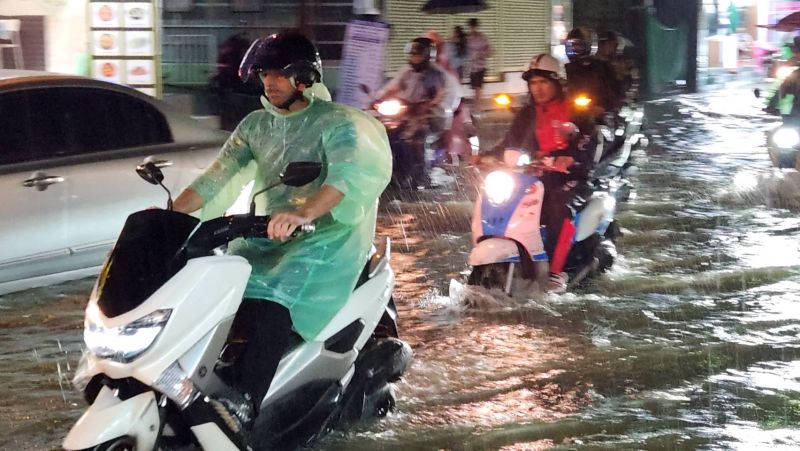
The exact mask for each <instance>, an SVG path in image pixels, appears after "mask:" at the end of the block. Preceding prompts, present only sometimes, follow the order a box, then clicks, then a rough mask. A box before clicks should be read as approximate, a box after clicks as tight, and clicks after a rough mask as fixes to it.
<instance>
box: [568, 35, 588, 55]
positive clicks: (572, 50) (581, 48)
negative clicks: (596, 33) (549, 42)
mask: <svg viewBox="0 0 800 451" xmlns="http://www.w3.org/2000/svg"><path fill="white" fill-rule="evenodd" d="M564 51H565V52H566V54H567V57H568V58H575V57H576V56H586V55H588V54H589V52H590V51H591V48H589V43H588V42H586V41H585V40H583V39H567V42H565V43H564Z"/></svg>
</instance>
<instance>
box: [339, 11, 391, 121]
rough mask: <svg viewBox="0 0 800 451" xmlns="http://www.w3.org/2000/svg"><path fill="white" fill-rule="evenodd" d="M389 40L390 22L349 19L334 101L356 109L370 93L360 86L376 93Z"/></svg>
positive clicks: (363, 104)
mask: <svg viewBox="0 0 800 451" xmlns="http://www.w3.org/2000/svg"><path fill="white" fill-rule="evenodd" d="M388 42H389V25H388V24H386V23H383V22H369V21H363V20H352V21H350V23H348V24H347V31H346V32H345V37H344V49H343V51H342V62H341V65H340V66H339V86H338V89H337V90H336V101H337V102H340V103H344V104H347V105H351V106H354V107H356V108H359V109H363V108H366V107H367V106H368V105H369V102H370V96H369V95H368V94H366V93H364V92H363V91H362V89H361V85H365V86H367V88H369V91H370V92H373V93H374V92H375V91H377V90H378V89H380V88H381V86H383V64H384V59H385V55H386V45H387V43H388Z"/></svg>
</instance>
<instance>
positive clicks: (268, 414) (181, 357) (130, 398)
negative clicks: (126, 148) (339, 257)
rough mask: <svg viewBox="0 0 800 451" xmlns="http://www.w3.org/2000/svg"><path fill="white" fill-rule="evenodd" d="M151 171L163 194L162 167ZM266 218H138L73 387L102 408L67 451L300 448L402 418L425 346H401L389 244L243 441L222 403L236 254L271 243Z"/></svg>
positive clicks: (285, 179)
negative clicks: (397, 414) (404, 394)
mask: <svg viewBox="0 0 800 451" xmlns="http://www.w3.org/2000/svg"><path fill="white" fill-rule="evenodd" d="M137 171H138V172H139V174H140V175H141V176H142V177H143V178H145V179H146V180H147V181H149V182H150V183H153V184H159V185H161V180H162V179H163V175H162V174H161V173H160V171H159V170H158V168H157V167H155V165H153V164H152V163H147V164H143V165H141V166H139V168H137ZM319 173H320V164H319V163H308V162H296V163H291V164H289V165H288V166H287V168H286V170H285V171H284V173H283V174H282V177H281V182H279V183H283V184H286V185H290V186H302V185H305V184H307V183H309V182H311V181H312V180H314V179H315V178H317V177H318V175H319ZM277 185H278V184H275V185H272V186H271V187H268V188H267V189H269V188H272V187H275V186H277ZM162 186H163V185H162ZM264 191H266V189H265V190H264ZM254 197H255V196H254ZM170 205H171V200H170ZM254 207H255V205H254V204H253V203H251V212H250V214H245V215H236V216H228V217H222V218H217V219H214V220H211V221H207V222H204V223H202V224H199V221H198V220H197V219H196V218H194V217H192V216H189V215H185V214H182V213H177V212H174V211H171V209H168V210H157V209H152V210H145V211H140V212H137V213H134V214H132V215H131V216H129V217H128V220H127V222H126V224H125V226H124V228H123V230H122V233H121V235H120V237H119V239H118V241H117V243H116V245H115V247H114V250H113V251H112V252H111V254H110V255H109V257H108V259H107V261H106V263H105V265H104V268H103V270H102V272H101V275H100V277H99V279H98V281H97V283H96V285H95V287H94V290H93V292H92V294H91V297H90V299H89V304H88V306H87V308H86V318H85V323H84V324H85V329H84V340H85V342H86V347H87V350H88V352H87V353H86V354H85V355H84V356H83V358H82V360H81V363H80V365H79V368H78V370H77V372H76V375H75V378H74V381H73V382H74V384H75V386H76V387H78V388H79V389H81V390H82V391H83V392H84V396H85V398H86V400H87V401H88V402H89V404H90V406H89V408H88V409H87V410H86V412H85V413H84V414H83V416H81V418H80V419H79V420H78V422H77V423H76V424H75V425H74V426H73V427H72V429H71V430H70V432H69V434H68V435H67V437H66V438H65V440H64V442H63V446H64V448H65V449H67V450H86V449H91V450H134V449H135V450H155V449H172V448H176V447H177V448H181V447H185V446H197V445H199V446H200V447H201V448H202V449H205V450H211V451H225V450H236V449H293V448H296V447H299V446H307V445H309V444H311V443H313V442H314V441H315V440H316V439H317V438H318V437H319V436H321V435H322V434H324V433H325V432H327V431H329V430H330V429H332V428H335V427H337V426H342V425H344V424H346V423H348V422H352V421H358V420H359V419H362V418H368V417H371V416H376V415H377V416H380V415H384V414H386V413H387V412H388V411H389V410H391V409H392V408H393V406H394V395H393V388H392V384H391V383H392V382H394V381H397V380H398V379H399V378H400V377H401V375H402V374H403V373H404V371H405V369H406V368H407V366H408V364H409V361H410V358H411V349H410V348H409V346H408V345H407V344H406V343H404V342H403V341H401V340H399V339H398V338H397V323H396V320H397V313H396V310H395V306H394V302H393V300H392V289H393V288H394V273H393V271H392V269H391V267H390V266H389V258H390V246H389V241H388V240H386V241H385V242H384V244H383V245H381V246H380V247H379V248H378V249H373V253H372V256H371V257H370V258H369V261H367V262H353V264H357V265H359V266H361V265H364V264H365V263H366V265H365V266H364V270H363V272H362V273H361V277H360V278H359V280H358V282H357V285H356V287H355V289H354V291H353V293H352V295H351V296H350V298H349V300H348V302H347V303H346V304H345V306H344V307H343V308H342V309H341V310H340V311H339V313H338V314H336V316H335V317H334V318H333V319H332V320H331V321H330V322H329V323H328V324H327V326H325V328H324V329H323V330H322V331H321V332H320V333H319V334H318V335H317V336H316V337H315V338H314V339H313V340H311V341H303V340H302V338H300V337H299V335H295V336H294V337H293V340H294V342H293V344H291V345H290V347H289V350H288V351H287V352H286V353H285V354H284V356H283V358H282V360H281V362H280V365H279V367H278V370H277V373H276V374H275V378H274V379H273V381H272V383H271V384H270V386H269V392H268V393H267V395H266V396H265V398H264V400H263V402H262V403H261V409H260V415H259V416H258V417H257V418H256V420H255V424H254V425H253V428H252V432H251V433H250V434H249V437H247V438H244V434H242V433H237V431H235V430H234V431H233V432H232V427H231V425H233V424H235V423H234V422H233V418H232V417H231V414H230V413H228V412H227V411H223V410H224V409H218V408H215V405H217V406H218V405H219V403H213V402H210V401H211V399H213V398H214V397H218V396H221V395H222V394H224V393H226V389H227V388H228V386H227V384H226V382H225V377H224V374H225V371H226V370H227V369H229V367H230V365H236V364H237V363H236V361H235V358H234V359H233V361H230V358H229V357H226V355H227V354H229V352H228V351H229V350H230V349H232V348H231V347H230V346H226V341H228V337H229V332H230V331H231V325H232V324H233V320H234V315H235V314H236V312H237V310H238V309H239V305H240V302H241V300H242V295H243V293H244V290H245V286H246V284H247V280H248V277H249V276H250V270H251V266H250V264H249V263H248V262H247V261H246V260H245V259H244V258H242V257H239V256H232V255H225V254H224V252H223V251H222V249H224V247H225V245H226V244H227V243H229V242H230V241H232V240H233V239H236V238H240V237H255V236H261V237H263V236H264V234H265V230H266V225H267V223H268V222H269V217H267V216H256V215H255V214H254V210H255V208H254ZM306 232H308V231H306ZM245 363H246V362H245ZM226 415H227V418H226V417H225V416H226ZM229 420H230V421H229Z"/></svg>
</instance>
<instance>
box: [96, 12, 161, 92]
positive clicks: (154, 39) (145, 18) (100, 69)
mask: <svg viewBox="0 0 800 451" xmlns="http://www.w3.org/2000/svg"><path fill="white" fill-rule="evenodd" d="M89 10H90V12H91V20H90V21H89V24H90V26H91V29H90V31H89V34H90V38H91V39H90V42H91V44H90V45H91V55H92V65H91V68H92V77H94V78H97V79H99V80H105V81H110V82H113V83H121V84H127V85H130V86H132V87H134V88H136V89H138V90H139V91H142V92H144V93H147V94H148V95H158V94H159V93H160V92H161V77H160V74H159V67H160V64H159V52H158V51H157V50H158V35H157V32H156V30H157V28H156V20H157V17H156V16H155V14H156V11H157V8H156V0H151V1H148V2H142V1H139V2H120V1H99V0H90V3H89Z"/></svg>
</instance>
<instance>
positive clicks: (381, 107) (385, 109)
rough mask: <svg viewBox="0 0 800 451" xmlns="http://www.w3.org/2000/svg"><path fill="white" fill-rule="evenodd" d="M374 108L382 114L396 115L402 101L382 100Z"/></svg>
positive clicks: (401, 105)
mask: <svg viewBox="0 0 800 451" xmlns="http://www.w3.org/2000/svg"><path fill="white" fill-rule="evenodd" d="M375 109H376V110H377V111H378V113H380V114H381V115H383V116H397V115H398V114H400V111H401V110H402V109H403V103H402V102H400V101H399V100H384V101H383V102H381V103H379V104H378V105H376V106H375Z"/></svg>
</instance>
